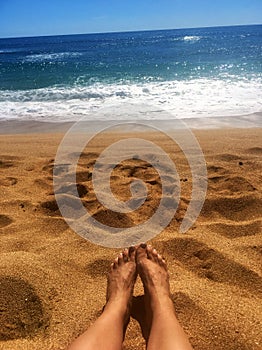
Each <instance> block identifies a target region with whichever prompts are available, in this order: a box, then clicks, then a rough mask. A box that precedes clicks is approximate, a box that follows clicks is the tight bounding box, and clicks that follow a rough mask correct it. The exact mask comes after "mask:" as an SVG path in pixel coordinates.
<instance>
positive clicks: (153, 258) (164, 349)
mask: <svg viewBox="0 0 262 350" xmlns="http://www.w3.org/2000/svg"><path fill="white" fill-rule="evenodd" d="M136 263H137V270H138V273H139V275H140V277H141V280H142V282H143V285H144V290H145V304H146V312H147V315H148V323H149V325H150V326H151V329H150V334H149V338H148V343H147V349H148V350H192V346H191V345H190V343H189V340H188V338H187V336H186V334H185V332H184V331H183V329H182V327H181V326H180V324H179V322H178V320H177V318H176V315H175V311H174V306H173V302H172V300H171V298H170V287H169V276H168V272H167V266H166V263H165V260H164V259H163V258H162V257H161V256H160V255H159V254H158V253H157V251H156V250H155V249H153V248H152V247H151V246H146V245H145V244H141V245H140V246H139V247H138V248H137V251H136Z"/></svg>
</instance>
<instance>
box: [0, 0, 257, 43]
mask: <svg viewBox="0 0 262 350" xmlns="http://www.w3.org/2000/svg"><path fill="white" fill-rule="evenodd" d="M261 18H262V0H216V1H213V0H52V1H50V0H47V1H45V0H0V37H2V38H3V37H16V36H38V35H55V34H75V33H94V32H95V33H96V32H112V31H132V30H149V29H173V28H192V27H206V26H218V25H234V24H261V22H262V21H261Z"/></svg>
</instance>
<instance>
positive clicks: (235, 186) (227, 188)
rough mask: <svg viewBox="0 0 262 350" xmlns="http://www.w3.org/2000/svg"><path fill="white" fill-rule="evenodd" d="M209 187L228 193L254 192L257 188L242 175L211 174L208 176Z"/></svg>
mask: <svg viewBox="0 0 262 350" xmlns="http://www.w3.org/2000/svg"><path fill="white" fill-rule="evenodd" d="M208 181H209V189H212V190H215V191H216V192H217V191H219V192H228V193H230V194H231V193H232V194H233V193H237V192H239V193H243V192H252V191H255V190H256V188H255V187H254V186H253V185H252V184H251V183H250V182H249V181H247V180H246V179H245V178H243V177H241V176H232V177H227V176H210V177H209V178H208Z"/></svg>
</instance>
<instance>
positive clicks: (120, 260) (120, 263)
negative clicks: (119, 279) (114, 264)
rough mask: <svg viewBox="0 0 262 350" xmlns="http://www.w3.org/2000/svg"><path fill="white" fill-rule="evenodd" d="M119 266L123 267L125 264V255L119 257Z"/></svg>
mask: <svg viewBox="0 0 262 350" xmlns="http://www.w3.org/2000/svg"><path fill="white" fill-rule="evenodd" d="M117 259H118V265H119V266H121V265H123V264H124V255H123V253H120V254H119V255H118V258H117Z"/></svg>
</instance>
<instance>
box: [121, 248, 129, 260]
mask: <svg viewBox="0 0 262 350" xmlns="http://www.w3.org/2000/svg"><path fill="white" fill-rule="evenodd" d="M122 254H123V260H124V262H125V263H126V262H128V249H127V248H125V249H124V250H123V253H122Z"/></svg>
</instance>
